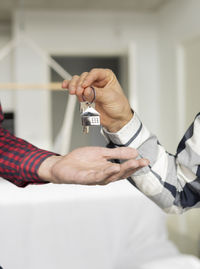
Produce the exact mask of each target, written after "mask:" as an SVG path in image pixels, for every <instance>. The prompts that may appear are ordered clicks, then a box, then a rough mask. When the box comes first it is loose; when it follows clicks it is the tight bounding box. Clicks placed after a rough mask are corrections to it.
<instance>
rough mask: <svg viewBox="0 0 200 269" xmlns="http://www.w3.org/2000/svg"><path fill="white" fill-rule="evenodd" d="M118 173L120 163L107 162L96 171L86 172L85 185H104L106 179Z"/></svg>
mask: <svg viewBox="0 0 200 269" xmlns="http://www.w3.org/2000/svg"><path fill="white" fill-rule="evenodd" d="M119 173H120V165H119V164H112V163H108V164H107V165H106V166H105V165H104V167H102V169H99V170H98V171H91V172H90V173H88V174H87V177H86V184H87V185H105V184H107V179H108V178H111V177H113V176H115V175H116V174H119Z"/></svg>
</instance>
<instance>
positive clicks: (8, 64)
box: [0, 22, 14, 112]
mask: <svg viewBox="0 0 200 269" xmlns="http://www.w3.org/2000/svg"><path fill="white" fill-rule="evenodd" d="M10 40H11V25H10V23H8V22H1V23H0V50H1V49H2V48H4V47H5V46H6V45H7V44H8V42H9V41H10ZM0 59H1V53H0ZM11 81H12V54H9V55H8V56H7V57H5V58H4V59H3V60H2V61H0V82H11ZM13 97H14V96H13V92H12V91H5V90H0V100H1V104H2V106H3V109H4V111H5V112H6V111H8V112H10V111H13V107H14V98H13Z"/></svg>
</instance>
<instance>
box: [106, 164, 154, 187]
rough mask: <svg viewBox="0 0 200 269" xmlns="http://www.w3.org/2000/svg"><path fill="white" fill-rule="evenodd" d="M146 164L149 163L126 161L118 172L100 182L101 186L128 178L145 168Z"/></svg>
mask: <svg viewBox="0 0 200 269" xmlns="http://www.w3.org/2000/svg"><path fill="white" fill-rule="evenodd" d="M148 164H149V161H148V160H146V159H139V160H129V161H126V162H124V163H123V164H121V165H120V171H119V172H118V173H116V174H113V175H111V176H108V177H107V179H105V180H104V181H102V182H101V185H106V184H108V183H111V182H114V181H117V180H121V179H125V178H127V177H130V176H131V175H133V174H134V173H135V172H136V171H138V170H139V169H141V168H143V167H145V166H147V165H148Z"/></svg>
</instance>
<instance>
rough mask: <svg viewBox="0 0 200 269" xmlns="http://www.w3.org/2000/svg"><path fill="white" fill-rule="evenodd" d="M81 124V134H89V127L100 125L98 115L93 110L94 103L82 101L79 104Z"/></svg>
mask: <svg viewBox="0 0 200 269" xmlns="http://www.w3.org/2000/svg"><path fill="white" fill-rule="evenodd" d="M80 114H81V122H82V126H83V133H84V134H88V133H89V127H90V126H98V125H100V114H99V112H98V111H96V110H95V103H94V101H93V102H92V103H90V102H88V101H84V102H81V103H80Z"/></svg>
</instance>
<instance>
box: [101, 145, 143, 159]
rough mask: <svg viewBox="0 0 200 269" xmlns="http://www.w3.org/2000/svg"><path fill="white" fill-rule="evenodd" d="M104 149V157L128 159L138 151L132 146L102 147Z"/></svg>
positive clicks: (134, 156) (135, 155)
mask: <svg viewBox="0 0 200 269" xmlns="http://www.w3.org/2000/svg"><path fill="white" fill-rule="evenodd" d="M102 150H104V157H105V158H106V159H107V160H109V159H120V160H128V159H135V158H136V157H137V156H138V152H137V150H136V149H134V148H128V147H119V148H114V149H109V148H102Z"/></svg>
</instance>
